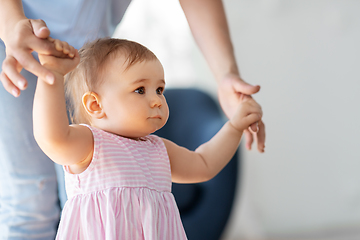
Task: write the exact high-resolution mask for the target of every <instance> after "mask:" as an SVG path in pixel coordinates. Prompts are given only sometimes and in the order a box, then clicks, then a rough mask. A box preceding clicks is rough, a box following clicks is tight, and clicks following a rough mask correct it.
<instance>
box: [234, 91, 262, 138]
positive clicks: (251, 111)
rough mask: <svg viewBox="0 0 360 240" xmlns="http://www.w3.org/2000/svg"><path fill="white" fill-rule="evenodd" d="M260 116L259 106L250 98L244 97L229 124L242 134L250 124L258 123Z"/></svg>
mask: <svg viewBox="0 0 360 240" xmlns="http://www.w3.org/2000/svg"><path fill="white" fill-rule="evenodd" d="M262 114H263V113H262V110H261V106H260V105H259V104H258V103H257V102H256V101H255V100H254V99H253V98H252V97H250V96H246V95H244V99H243V101H242V102H241V103H240V104H239V106H238V107H237V109H236V112H235V114H234V115H233V117H232V118H231V119H230V123H231V125H233V127H235V128H236V129H237V130H239V131H240V132H242V131H244V130H245V129H247V128H248V127H249V126H250V125H251V124H253V123H257V122H258V121H260V120H261V118H262Z"/></svg>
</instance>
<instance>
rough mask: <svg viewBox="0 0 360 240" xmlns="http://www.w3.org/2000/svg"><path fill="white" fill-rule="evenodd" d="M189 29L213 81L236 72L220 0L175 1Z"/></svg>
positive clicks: (237, 72)
mask: <svg viewBox="0 0 360 240" xmlns="http://www.w3.org/2000/svg"><path fill="white" fill-rule="evenodd" d="M179 2H180V4H181V7H182V9H183V11H184V13H185V16H186V18H187V21H188V23H189V26H190V29H191V32H192V34H193V36H194V38H195V41H196V42H197V44H198V46H199V48H200V50H201V52H202V53H203V55H204V57H205V59H206V61H207V62H208V64H209V66H210V68H211V70H212V72H213V74H214V75H215V78H216V80H217V81H220V80H221V78H222V77H224V76H225V75H227V74H239V71H238V68H237V64H236V60H235V55H234V49H233V45H232V42H231V38H230V32H229V27H228V23H227V19H226V15H225V10H224V6H223V3H222V1H221V0H179Z"/></svg>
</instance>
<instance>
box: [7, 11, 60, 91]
mask: <svg viewBox="0 0 360 240" xmlns="http://www.w3.org/2000/svg"><path fill="white" fill-rule="evenodd" d="M49 35H50V30H49V29H48V28H47V26H46V24H45V22H44V21H42V20H33V19H26V18H24V19H21V20H19V21H18V22H17V23H16V24H15V26H13V27H11V28H10V27H9V28H8V29H7V31H6V36H3V37H2V40H3V41H4V43H5V46H6V58H5V60H4V61H3V65H2V72H1V75H0V80H1V82H2V84H3V85H4V87H5V89H6V90H7V91H8V92H9V93H11V94H12V95H14V96H15V97H17V96H19V95H20V91H21V90H25V89H26V87H27V81H26V79H25V78H24V77H23V76H22V75H21V74H20V72H21V70H22V69H23V68H24V69H26V70H27V71H29V72H31V73H33V74H34V75H36V76H38V77H41V78H42V79H46V80H47V82H48V83H49V84H53V82H54V80H55V78H54V74H53V73H52V72H51V71H49V70H47V69H46V68H44V67H43V66H41V64H40V63H39V62H38V61H37V60H36V59H35V58H34V57H33V55H32V54H31V53H32V52H33V51H35V52H38V53H40V54H43V55H54V56H58V57H66V56H67V55H65V54H63V53H60V52H58V51H56V49H55V47H54V44H53V43H51V42H49V41H48V40H47V38H48V37H49Z"/></svg>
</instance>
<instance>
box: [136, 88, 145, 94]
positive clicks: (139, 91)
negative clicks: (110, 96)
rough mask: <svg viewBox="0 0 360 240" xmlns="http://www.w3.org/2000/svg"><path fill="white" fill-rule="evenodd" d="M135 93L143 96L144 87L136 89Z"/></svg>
mask: <svg viewBox="0 0 360 240" xmlns="http://www.w3.org/2000/svg"><path fill="white" fill-rule="evenodd" d="M135 92H136V93H138V94H145V88H144V87H139V88H138V89H136V90H135Z"/></svg>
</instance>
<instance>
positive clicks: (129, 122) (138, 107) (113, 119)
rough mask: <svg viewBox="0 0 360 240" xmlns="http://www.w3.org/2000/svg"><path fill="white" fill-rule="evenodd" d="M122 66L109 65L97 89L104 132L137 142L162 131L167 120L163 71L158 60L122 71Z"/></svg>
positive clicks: (114, 62)
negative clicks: (102, 112) (102, 115)
mask: <svg viewBox="0 0 360 240" xmlns="http://www.w3.org/2000/svg"><path fill="white" fill-rule="evenodd" d="M123 62H124V61H123V59H121V58H120V59H119V60H118V58H116V60H114V61H113V62H111V63H110V66H109V67H108V68H107V71H106V73H105V78H104V84H103V85H102V86H101V87H100V89H99V94H100V96H101V103H102V107H103V109H104V111H105V114H106V116H105V118H104V121H107V122H106V125H105V128H106V129H103V130H106V131H109V132H112V133H115V134H118V135H121V136H125V137H130V138H139V137H143V136H146V135H148V134H150V133H153V132H155V131H156V130H158V129H160V128H162V127H163V126H164V125H165V123H166V121H167V119H168V117H169V109H168V105H167V103H166V99H165V97H164V95H163V92H164V88H165V79H164V69H163V67H162V65H161V63H160V62H159V61H158V60H150V61H147V60H146V61H143V62H140V63H136V64H135V65H133V66H131V67H130V68H128V69H127V70H125V71H124V66H123Z"/></svg>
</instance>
